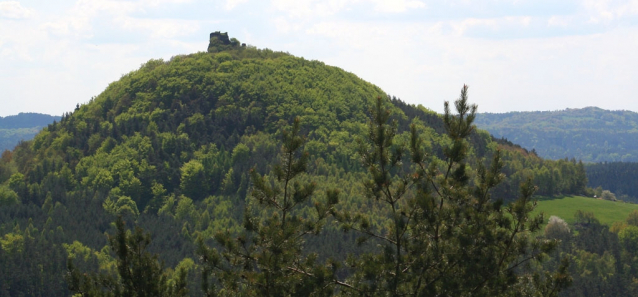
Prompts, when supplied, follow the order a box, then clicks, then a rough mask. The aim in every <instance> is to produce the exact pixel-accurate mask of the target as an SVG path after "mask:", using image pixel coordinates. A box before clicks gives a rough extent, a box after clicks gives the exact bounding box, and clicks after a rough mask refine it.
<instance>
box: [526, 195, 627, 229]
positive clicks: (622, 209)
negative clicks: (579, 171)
mask: <svg viewBox="0 0 638 297" xmlns="http://www.w3.org/2000/svg"><path fill="white" fill-rule="evenodd" d="M579 209H580V210H582V211H591V212H593V213H594V215H595V216H596V218H597V219H598V220H599V221H600V222H601V223H602V224H606V225H609V226H611V224H613V223H614V222H617V221H623V220H625V219H627V216H628V215H629V213H630V212H632V211H634V210H638V204H631V203H623V202H612V201H607V200H598V199H594V198H587V197H581V196H562V197H553V198H539V200H538V206H537V207H536V209H535V210H534V213H538V212H540V211H542V212H544V213H545V221H547V220H548V219H549V217H550V216H558V217H560V218H561V219H563V220H565V221H567V222H568V223H570V224H571V223H573V222H574V213H575V212H576V211H577V210H579Z"/></svg>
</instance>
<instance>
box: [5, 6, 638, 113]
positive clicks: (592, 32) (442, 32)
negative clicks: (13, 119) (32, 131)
mask: <svg viewBox="0 0 638 297" xmlns="http://www.w3.org/2000/svg"><path fill="white" fill-rule="evenodd" d="M213 31H221V32H228V33H229V35H230V37H235V38H237V39H239V40H240V41H241V42H244V43H247V44H249V45H253V46H256V47H258V48H270V49H272V50H275V51H284V52H289V53H291V54H293V55H295V56H299V57H304V58H306V59H310V60H320V61H323V62H325V63H326V64H328V65H332V66H337V67H339V68H342V69H344V70H346V71H348V72H352V73H354V74H356V75H357V76H359V77H361V78H362V79H364V80H366V81H369V82H371V83H373V84H375V85H377V86H379V87H380V88H381V89H383V90H384V91H385V92H386V93H388V94H390V95H393V96H396V97H398V98H401V99H402V100H403V101H406V102H409V103H413V104H422V105H423V106H425V107H427V108H430V109H432V110H435V111H438V112H441V111H442V110H443V102H444V101H445V100H448V101H453V100H455V99H456V98H457V97H458V94H459V91H460V89H461V87H462V86H463V84H467V85H469V87H470V89H469V90H470V91H469V96H470V101H471V102H473V103H476V104H478V106H479V112H498V113H500V112H508V111H533V110H562V109H566V108H582V107H587V106H597V107H600V108H604V109H612V110H620V109H623V110H632V111H638V95H637V94H638V0H625V1H617V0H597V1H595V0H483V1H476V0H475V1H470V0H436V1H434V0H432V1H430V0H220V1H211V0H139V1H112V0H79V1H71V0H59V1H51V0H20V1H3V0H0V116H7V115H12V114H17V113H19V112H40V113H46V114H53V115H61V114H62V113H64V112H67V111H72V110H73V109H74V108H75V106H76V104H78V103H80V104H82V103H86V102H88V101H89V100H90V99H91V98H92V97H94V96H97V95H99V94H100V93H101V92H102V91H103V90H104V89H105V88H106V87H107V86H108V84H109V83H111V82H113V81H116V80H118V79H119V78H120V77H121V76H122V75H124V74H126V73H128V72H130V71H133V70H135V69H138V68H139V67H140V65H141V64H143V63H144V62H146V61H148V60H150V59H157V58H162V59H165V60H168V59H170V58H171V57H172V56H175V55H182V54H189V53H195V52H200V51H205V50H206V48H207V45H208V36H209V34H210V32H213Z"/></svg>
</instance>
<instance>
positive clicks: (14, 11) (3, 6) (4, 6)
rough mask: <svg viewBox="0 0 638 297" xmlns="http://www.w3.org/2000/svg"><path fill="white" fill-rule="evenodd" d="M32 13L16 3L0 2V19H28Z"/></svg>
mask: <svg viewBox="0 0 638 297" xmlns="http://www.w3.org/2000/svg"><path fill="white" fill-rule="evenodd" d="M32 14H33V12H32V11H31V10H29V9H27V8H25V7H23V6H22V5H20V2H18V1H3V2H0V17H2V18H8V19H26V18H29V17H30V16H31V15H32Z"/></svg>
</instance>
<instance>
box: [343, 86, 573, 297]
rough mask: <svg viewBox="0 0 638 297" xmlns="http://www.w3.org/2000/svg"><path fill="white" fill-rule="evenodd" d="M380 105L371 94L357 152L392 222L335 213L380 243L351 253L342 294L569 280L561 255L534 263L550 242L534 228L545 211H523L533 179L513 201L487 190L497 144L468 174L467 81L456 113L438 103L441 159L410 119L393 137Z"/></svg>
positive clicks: (494, 178)
mask: <svg viewBox="0 0 638 297" xmlns="http://www.w3.org/2000/svg"><path fill="white" fill-rule="evenodd" d="M385 105H386V103H385V102H384V100H383V99H382V98H378V99H377V102H376V106H375V107H374V109H373V110H372V116H371V121H370V122H369V133H368V139H367V140H366V141H360V144H359V154H360V155H361V157H362V160H363V164H364V166H365V167H366V168H367V169H368V172H369V176H370V180H368V181H366V182H365V188H366V195H367V196H368V197H369V198H370V199H372V200H374V203H376V204H377V206H378V207H382V208H383V209H385V213H386V214H387V218H388V221H389V226H387V228H385V229H384V230H378V228H374V227H373V225H372V224H371V222H372V220H373V218H370V217H368V215H367V214H365V213H357V212H342V213H339V214H338V215H337V218H338V220H339V221H340V222H342V228H343V229H344V230H345V231H349V230H353V231H356V232H359V233H360V234H361V235H362V236H361V237H360V240H359V242H360V243H362V244H363V243H364V242H366V241H370V242H371V243H374V244H376V245H377V246H378V251H377V252H373V253H365V254H363V255H356V256H351V257H349V259H348V261H347V263H346V264H347V265H346V266H347V267H349V268H350V269H351V270H352V271H353V273H352V276H351V277H350V278H348V280H347V283H348V284H349V285H350V286H351V287H352V288H353V289H344V290H341V292H342V293H343V294H344V295H362V296H525V295H531V296H556V295H557V294H558V292H559V291H560V289H562V288H564V287H566V286H568V285H569V284H570V282H571V278H570V277H569V276H568V275H567V274H566V266H567V262H566V261H563V263H562V266H560V268H559V269H558V271H556V272H554V273H549V272H542V271H540V270H539V268H538V267H539V266H538V264H539V263H540V262H541V261H542V260H543V259H544V258H545V257H546V253H548V252H550V251H551V250H553V249H554V248H555V246H556V241H552V240H545V239H540V238H536V237H535V235H534V233H535V232H536V231H538V230H539V229H540V228H541V224H542V222H543V217H542V214H541V215H537V216H531V215H530V213H531V211H532V210H533V209H534V207H535V202H533V201H532V198H531V197H532V194H533V193H534V191H535V186H533V185H532V183H531V181H530V180H528V181H527V182H526V183H524V184H523V185H522V186H521V197H520V198H519V199H518V200H516V201H515V202H513V203H511V204H510V205H507V206H503V205H502V202H501V201H493V200H492V199H491V197H490V190H491V189H492V188H494V187H495V186H496V185H497V184H498V183H499V182H500V181H501V180H503V178H504V176H503V174H502V173H501V168H502V166H503V165H502V163H501V160H500V153H499V152H498V151H497V152H496V153H495V154H494V156H493V160H492V161H491V164H490V165H489V166H488V167H486V166H485V165H483V164H482V163H481V162H479V164H476V168H477V170H476V172H475V174H472V173H470V172H468V171H469V170H468V169H469V167H468V166H467V165H466V164H465V160H466V157H467V154H468V151H469V146H468V142H467V138H468V137H469V136H470V135H471V133H472V132H473V130H474V128H475V127H474V126H473V125H472V122H473V120H474V118H475V113H476V105H468V103H467V86H464V87H463V88H462V90H461V96H460V98H459V99H458V100H457V101H456V102H455V107H456V111H457V112H458V114H457V115H452V114H451V113H450V108H449V104H448V103H447V102H446V103H445V114H444V123H445V128H446V130H447V135H448V137H449V139H450V144H449V145H448V146H447V147H446V148H444V155H445V157H446V158H445V160H443V161H438V160H436V159H435V158H433V157H431V156H429V155H428V154H426V153H425V151H424V149H423V148H422V147H423V145H422V144H423V142H422V140H421V139H420V138H419V135H418V134H417V129H416V126H415V125H412V127H411V135H410V136H411V137H410V143H409V145H408V144H401V143H395V142H394V141H395V134H396V131H397V128H396V127H397V126H396V122H390V116H391V112H390V110H389V109H388V108H387V107H386V106H385ZM408 153H409V158H408ZM408 160H410V161H411V164H410V166H408V165H406V164H404V162H406V161H408Z"/></svg>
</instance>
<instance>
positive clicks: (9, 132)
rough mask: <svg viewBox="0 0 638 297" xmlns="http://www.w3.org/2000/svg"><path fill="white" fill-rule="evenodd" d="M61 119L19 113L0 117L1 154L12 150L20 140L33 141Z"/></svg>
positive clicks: (46, 115)
mask: <svg viewBox="0 0 638 297" xmlns="http://www.w3.org/2000/svg"><path fill="white" fill-rule="evenodd" d="M60 119H61V117H59V116H52V115H48V114H41V113H32V112H29V113H22V112H21V113H19V114H17V115H11V116H6V117H0V152H3V151H5V150H12V149H13V148H14V147H15V146H16V145H17V144H18V142H20V140H31V139H33V137H34V136H35V135H36V134H37V133H38V132H40V130H42V128H43V127H45V126H47V125H49V124H52V123H53V122H54V121H59V120H60Z"/></svg>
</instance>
